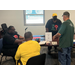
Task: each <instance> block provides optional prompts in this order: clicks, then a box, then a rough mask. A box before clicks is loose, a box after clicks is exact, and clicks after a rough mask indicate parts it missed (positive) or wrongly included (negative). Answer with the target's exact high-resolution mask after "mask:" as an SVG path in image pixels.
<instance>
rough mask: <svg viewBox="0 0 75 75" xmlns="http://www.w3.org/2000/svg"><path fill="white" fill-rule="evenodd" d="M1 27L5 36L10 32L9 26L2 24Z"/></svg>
mask: <svg viewBox="0 0 75 75" xmlns="http://www.w3.org/2000/svg"><path fill="white" fill-rule="evenodd" d="M1 27H2V29H3V31H4V34H5V33H6V32H7V30H8V28H7V25H6V24H5V23H3V24H1Z"/></svg>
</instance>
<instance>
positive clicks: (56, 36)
mask: <svg viewBox="0 0 75 75" xmlns="http://www.w3.org/2000/svg"><path fill="white" fill-rule="evenodd" d="M60 36H61V34H60V33H57V34H55V35H54V36H53V40H55V39H56V38H58V37H60Z"/></svg>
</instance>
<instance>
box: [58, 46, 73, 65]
mask: <svg viewBox="0 0 75 75" xmlns="http://www.w3.org/2000/svg"><path fill="white" fill-rule="evenodd" d="M71 50H72V47H67V48H62V52H60V51H59V52H58V60H59V62H60V64H61V65H70V64H71Z"/></svg>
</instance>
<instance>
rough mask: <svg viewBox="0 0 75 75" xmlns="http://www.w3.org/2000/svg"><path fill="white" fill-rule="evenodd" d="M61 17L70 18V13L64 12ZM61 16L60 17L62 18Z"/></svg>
mask: <svg viewBox="0 0 75 75" xmlns="http://www.w3.org/2000/svg"><path fill="white" fill-rule="evenodd" d="M63 15H66V16H68V17H69V16H70V13H69V12H67V11H66V12H64V13H63ZM63 15H62V16H63Z"/></svg>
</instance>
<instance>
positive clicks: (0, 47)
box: [0, 38, 3, 53]
mask: <svg viewBox="0 0 75 75" xmlns="http://www.w3.org/2000/svg"><path fill="white" fill-rule="evenodd" d="M2 47H3V38H1V39H0V53H1V50H2Z"/></svg>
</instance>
